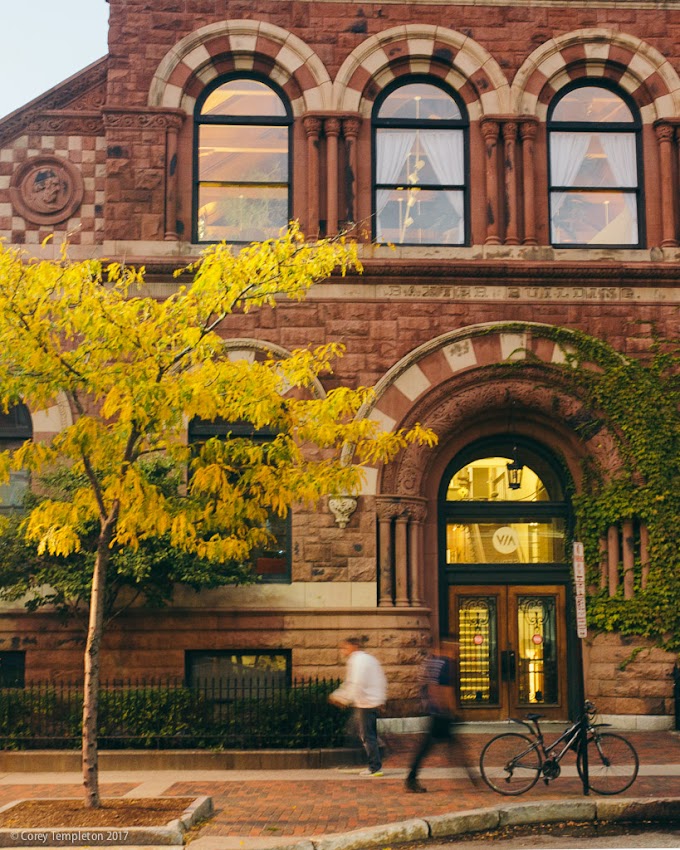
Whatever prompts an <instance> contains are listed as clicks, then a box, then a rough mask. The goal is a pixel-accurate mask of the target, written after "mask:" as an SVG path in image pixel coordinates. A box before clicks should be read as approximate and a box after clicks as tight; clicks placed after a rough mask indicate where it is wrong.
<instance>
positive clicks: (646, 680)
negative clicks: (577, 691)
mask: <svg viewBox="0 0 680 850" xmlns="http://www.w3.org/2000/svg"><path fill="white" fill-rule="evenodd" d="M586 647H587V648H586V653H585V656H586V657H585V670H586V696H587V698H588V699H591V700H592V701H593V702H594V703H595V705H596V706H597V708H598V711H599V712H600V713H602V714H633V715H635V714H637V715H642V716H648V715H670V716H672V715H673V713H674V710H675V707H674V702H673V666H674V663H675V656H674V654H673V653H670V652H665V651H663V650H662V649H659V648H657V647H654V646H652V645H651V644H650V643H649V642H645V641H643V640H641V639H640V638H627V637H622V636H621V635H615V634H599V635H596V636H594V637H593V638H591V639H589V640H588V641H587V642H586ZM640 647H642V649H640Z"/></svg>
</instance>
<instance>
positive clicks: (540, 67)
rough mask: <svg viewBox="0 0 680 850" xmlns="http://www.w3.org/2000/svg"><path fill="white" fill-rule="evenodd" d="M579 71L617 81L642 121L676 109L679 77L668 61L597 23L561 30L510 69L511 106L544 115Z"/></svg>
mask: <svg viewBox="0 0 680 850" xmlns="http://www.w3.org/2000/svg"><path fill="white" fill-rule="evenodd" d="M584 76H588V77H601V78H606V79H610V80H613V81H615V82H617V83H618V84H619V85H620V86H621V88H622V89H623V90H624V91H626V92H628V93H629V94H630V95H631V97H632V98H633V100H634V101H635V102H636V104H637V105H638V107H639V109H640V114H641V117H642V121H643V122H644V123H646V124H649V123H652V122H653V121H656V120H657V119H659V118H672V117H677V116H678V115H679V114H680V77H679V76H678V73H677V72H676V70H675V69H674V68H673V66H672V65H671V63H670V62H669V61H668V60H667V59H666V58H665V57H664V56H663V55H662V54H661V53H660V52H659V51H658V50H657V49H656V48H654V47H652V46H651V45H649V44H647V43H646V42H644V41H642V40H641V39H639V38H637V37H636V36H632V35H629V34H627V33H621V32H615V31H613V30H607V29H599V28H590V29H581V30H576V31H574V32H570V33H565V34H564V35H561V36H557V37H556V38H554V39H551V40H550V41H547V42H545V43H544V44H542V45H540V46H539V47H537V48H536V50H534V51H533V53H532V54H531V55H530V56H528V57H527V59H526V60H525V62H524V63H523V65H522V66H521V67H520V69H519V70H518V71H517V74H516V75H515V79H514V80H513V83H512V87H511V90H510V100H511V109H512V111H513V112H516V113H517V114H522V115H534V116H536V117H537V118H539V120H545V118H546V117H547V112H548V106H549V104H550V101H551V100H552V99H553V97H554V96H555V94H557V92H559V91H560V89H561V88H563V87H564V86H565V85H568V84H569V83H570V82H572V80H575V79H578V78H579V77H584Z"/></svg>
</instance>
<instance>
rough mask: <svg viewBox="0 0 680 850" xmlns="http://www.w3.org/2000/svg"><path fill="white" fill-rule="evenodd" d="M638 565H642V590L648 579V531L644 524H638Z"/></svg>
mask: <svg viewBox="0 0 680 850" xmlns="http://www.w3.org/2000/svg"><path fill="white" fill-rule="evenodd" d="M640 564H641V565H642V571H641V576H640V586H641V587H642V589H643V590H644V589H645V588H646V587H647V580H648V578H649V529H648V528H647V526H646V525H645V524H644V523H641V524H640Z"/></svg>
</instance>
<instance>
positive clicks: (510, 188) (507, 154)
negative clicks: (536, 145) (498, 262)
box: [503, 121, 519, 245]
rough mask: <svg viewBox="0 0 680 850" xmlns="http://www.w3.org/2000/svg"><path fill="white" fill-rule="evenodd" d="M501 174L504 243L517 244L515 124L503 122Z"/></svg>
mask: <svg viewBox="0 0 680 850" xmlns="http://www.w3.org/2000/svg"><path fill="white" fill-rule="evenodd" d="M503 174H504V179H505V198H506V221H505V244H506V245H519V231H518V228H517V212H518V210H517V124H516V123H515V122H514V121H507V122H506V123H505V124H503Z"/></svg>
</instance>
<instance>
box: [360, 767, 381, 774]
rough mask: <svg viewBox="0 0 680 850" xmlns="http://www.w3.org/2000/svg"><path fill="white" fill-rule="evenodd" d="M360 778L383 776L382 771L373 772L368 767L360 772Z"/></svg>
mask: <svg viewBox="0 0 680 850" xmlns="http://www.w3.org/2000/svg"><path fill="white" fill-rule="evenodd" d="M359 776H383V772H382V770H371V768H370V767H367V768H366V769H365V770H361V771H359Z"/></svg>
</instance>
